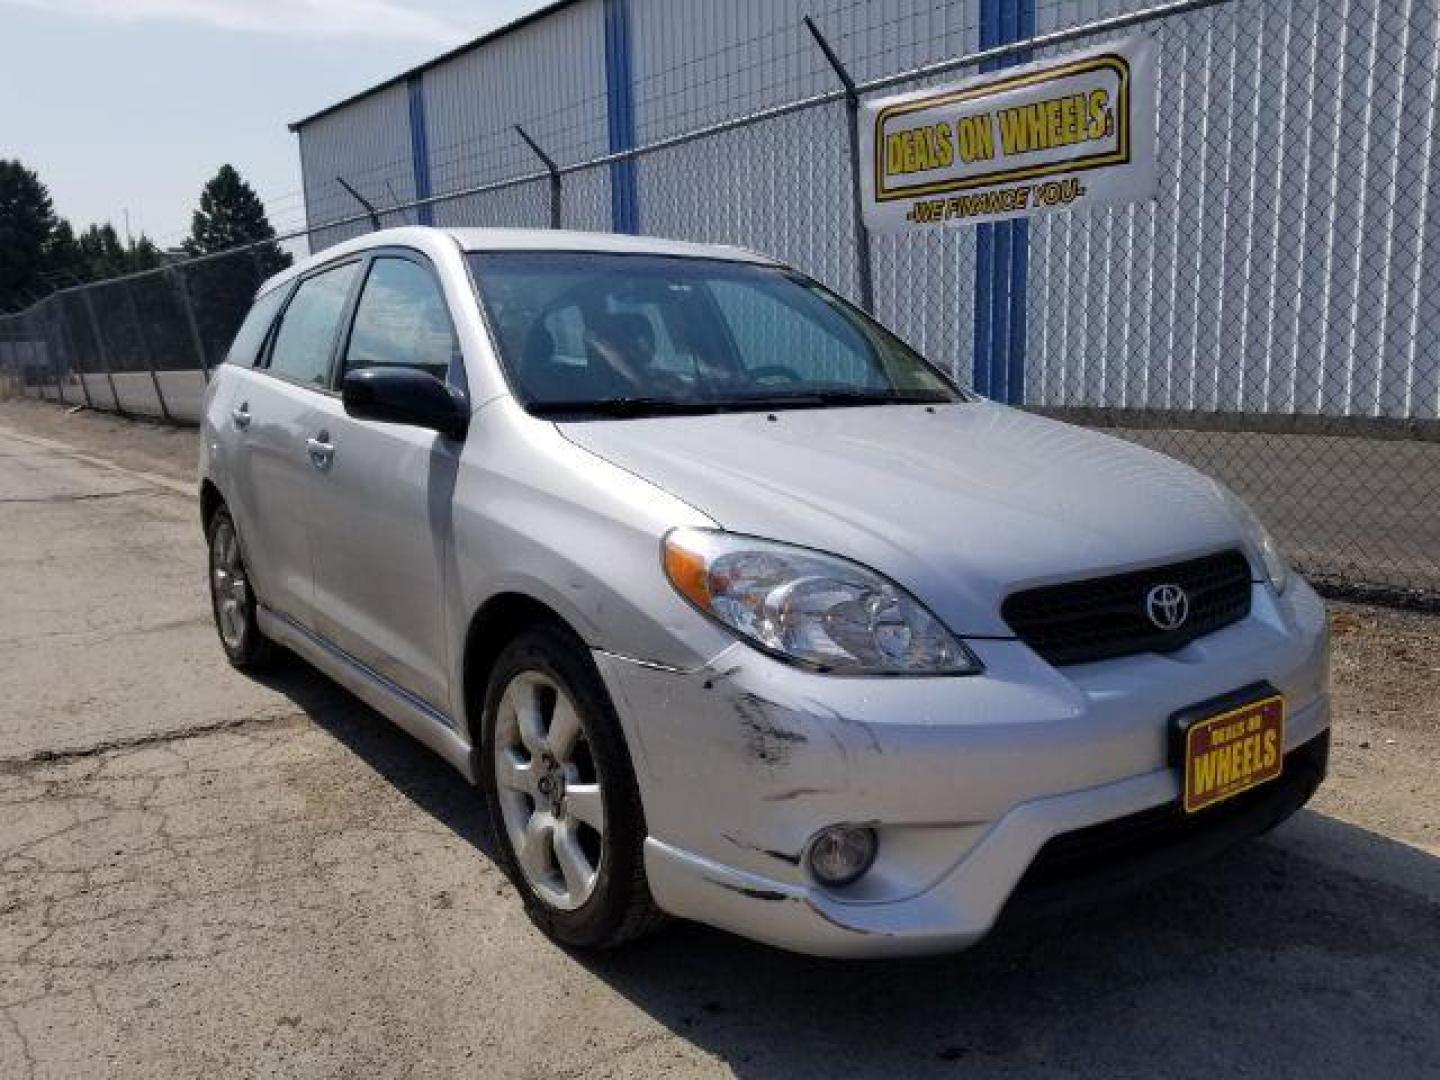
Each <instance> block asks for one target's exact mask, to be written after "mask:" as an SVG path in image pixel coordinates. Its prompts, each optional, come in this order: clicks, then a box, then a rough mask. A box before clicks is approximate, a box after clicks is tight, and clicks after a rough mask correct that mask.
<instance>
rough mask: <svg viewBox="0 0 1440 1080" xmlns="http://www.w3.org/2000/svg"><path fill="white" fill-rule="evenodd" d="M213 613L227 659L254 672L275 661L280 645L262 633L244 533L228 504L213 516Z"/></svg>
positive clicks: (211, 596)
mask: <svg viewBox="0 0 1440 1080" xmlns="http://www.w3.org/2000/svg"><path fill="white" fill-rule="evenodd" d="M209 542H210V560H209V562H210V574H209V577H210V612H211V614H212V615H213V616H214V617H215V632H216V633H217V634H218V635H219V637H220V647H221V648H223V649H224V650H225V658H226V659H227V660H229V661H230V663H231V664H232V665H234V666H235V667H236V668H238V669H239V670H241V671H244V672H247V673H254V672H257V671H260V670H262V669H264V668H265V667H267V666H268V665H269V664H270V663H272V662H273V661H274V659H275V652H276V648H275V645H274V643H273V642H271V641H270V640H269V639H268V638H266V637H265V635H263V634H262V633H261V632H260V623H259V620H258V619H257V618H256V616H255V591H254V590H253V589H252V588H251V587H250V575H249V574H248V573H247V572H246V570H245V558H244V556H243V554H242V553H241V551H240V534H239V533H238V532H237V531H236V530H235V520H234V518H232V517H231V516H230V511H229V510H227V509H226V508H225V507H223V506H222V507H220V509H218V510H216V511H215V516H214V517H212V518H211V519H210V531H209Z"/></svg>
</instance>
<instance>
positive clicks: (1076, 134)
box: [859, 37, 1157, 231]
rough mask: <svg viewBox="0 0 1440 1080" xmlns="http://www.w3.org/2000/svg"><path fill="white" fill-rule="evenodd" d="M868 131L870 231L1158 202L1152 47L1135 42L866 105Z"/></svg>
mask: <svg viewBox="0 0 1440 1080" xmlns="http://www.w3.org/2000/svg"><path fill="white" fill-rule="evenodd" d="M859 123H860V133H859V134H860V160H861V162H862V163H864V165H865V168H864V169H862V170H861V176H862V179H861V187H862V193H863V195H864V200H865V223H866V224H867V225H868V226H869V227H870V228H871V229H875V230H882V231H894V230H899V229H922V228H932V227H937V226H943V225H970V224H974V223H976V222H980V221H998V220H1000V219H1002V218H1013V217H1023V216H1026V215H1030V214H1042V213H1048V212H1050V211H1053V210H1076V209H1081V208H1083V207H1086V206H1093V205H1096V204H1100V203H1118V202H1134V201H1138V200H1143V199H1153V198H1154V197H1155V191H1156V184H1157V179H1156V167H1155V126H1156V104H1155V42H1154V39H1152V38H1149V37H1133V38H1126V39H1124V40H1122V41H1114V42H1108V43H1107V44H1105V45H1104V46H1102V47H1099V48H1096V49H1092V50H1090V51H1088V52H1084V53H1076V54H1074V55H1071V56H1066V57H1062V58H1058V59H1052V60H1044V61H1041V62H1039V63H1034V64H1026V65H1025V66H1023V67H1013V68H1005V69H1004V70H1003V71H994V72H989V73H987V74H984V75H980V76H978V77H976V78H973V79H968V80H966V81H965V82H962V83H956V84H953V85H950V86H940V87H932V88H929V89H926V90H919V91H916V92H915V93H911V94H901V95H898V96H896V97H889V98H881V99H879V100H875V101H869V102H866V103H865V107H864V108H863V109H862V110H861V112H860V118H859Z"/></svg>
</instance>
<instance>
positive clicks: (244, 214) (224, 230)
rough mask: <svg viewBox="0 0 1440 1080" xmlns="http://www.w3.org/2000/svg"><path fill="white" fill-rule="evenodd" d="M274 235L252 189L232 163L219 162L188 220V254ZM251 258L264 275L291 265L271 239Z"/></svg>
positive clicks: (266, 275)
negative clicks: (198, 203)
mask: <svg viewBox="0 0 1440 1080" xmlns="http://www.w3.org/2000/svg"><path fill="white" fill-rule="evenodd" d="M274 238H275V230H274V229H273V228H271V226H270V220H269V218H267V217H266V216H265V207H264V205H263V204H262V203H261V202H260V198H259V196H257V195H256V194H255V191H254V189H253V188H251V187H250V185H249V184H247V183H246V182H245V181H244V180H243V179H242V178H241V176H240V174H239V173H238V172H236V171H235V168H234V166H232V165H221V166H220V171H219V172H217V173H216V174H215V176H214V177H213V178H212V179H211V180H210V182H209V183H208V184H206V185H205V188H204V190H203V191H201V192H200V207H199V209H197V210H196V211H195V214H194V216H193V217H192V218H191V220H190V239H189V240H187V241H186V242H185V250H186V251H187V252H189V253H190V254H191V255H212V254H214V253H216V252H219V251H225V250H227V249H229V248H233V247H239V246H241V245H242V244H252V243H254V242H255V241H257V240H274ZM251 258H252V259H253V260H254V262H255V264H256V266H257V267H258V269H259V271H260V273H261V274H262V275H264V276H265V277H269V276H270V275H271V274H276V273H279V272H280V271H281V270H284V269H285V268H286V267H287V266H289V265H290V256H289V255H287V254H286V253H285V252H283V251H281V250H280V247H279V245H278V244H273V243H271V244H264V245H262V246H260V247H258V248H256V249H255V250H254V252H252V254H251Z"/></svg>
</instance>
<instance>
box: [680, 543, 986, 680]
mask: <svg viewBox="0 0 1440 1080" xmlns="http://www.w3.org/2000/svg"><path fill="white" fill-rule="evenodd" d="M664 564H665V573H666V576H668V577H669V579H670V582H671V584H672V585H674V586H675V588H676V589H678V590H679V592H680V593H681V595H683V596H684V597H685V598H686V599H687V600H689V601H690V602H691V603H692V604H694V605H695V606H696V607H698V608H699V609H700V610H701V611H703V612H705V613H706V614H707V615H709V616H711V617H712V618H714V619H716V620H717V621H719V622H721V623H723V624H724V625H725V626H727V627H729V628H730V629H731V630H733V631H735V633H737V634H739V635H740V636H742V637H744V638H746V639H747V640H749V641H751V642H753V643H754V644H756V645H758V646H759V647H760V648H762V649H764V650H765V651H767V652H771V653H774V654H777V655H779V656H782V657H785V658H787V659H789V660H794V661H797V662H799V663H802V664H805V665H807V666H809V667H813V668H815V669H817V670H819V671H824V672H828V673H833V674H844V675H973V674H975V673H976V672H978V671H979V670H980V662H979V661H978V660H976V659H975V656H974V655H973V654H972V653H971V652H970V650H969V649H967V648H966V647H965V646H964V645H963V644H961V643H960V642H959V641H958V640H956V638H955V636H954V635H953V634H951V633H950V631H949V630H947V629H945V627H944V626H942V625H941V624H940V620H938V619H937V618H935V616H933V615H931V614H930V612H928V611H926V610H925V608H924V607H922V606H921V605H920V603H919V602H918V601H917V600H915V599H914V598H913V597H912V596H910V594H909V593H907V592H905V590H904V589H902V588H900V587H899V586H898V585H896V584H895V583H894V582H891V581H888V580H886V579H885V578H883V577H881V576H880V575H879V574H877V573H875V571H873V570H867V569H866V568H865V567H863V566H860V565H858V564H856V563H853V562H850V561H849V560H848V559H842V558H839V557H838V556H835V555H825V554H823V553H821V552H818V551H811V550H809V549H807V548H798V547H791V546H790V545H788V544H777V543H773V542H772V541H769V540H757V539H755V538H754V537H749V536H737V535H734V534H731V533H726V532H720V531H718V530H713V529H675V530H673V531H672V532H670V534H669V535H667V536H666V537H665V542H664Z"/></svg>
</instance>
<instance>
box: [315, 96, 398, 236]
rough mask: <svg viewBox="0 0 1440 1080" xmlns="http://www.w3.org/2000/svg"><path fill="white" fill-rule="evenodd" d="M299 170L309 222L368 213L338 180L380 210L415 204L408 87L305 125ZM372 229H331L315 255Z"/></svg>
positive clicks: (360, 227) (362, 227) (362, 99)
mask: <svg viewBox="0 0 1440 1080" xmlns="http://www.w3.org/2000/svg"><path fill="white" fill-rule="evenodd" d="M300 168H301V171H302V173H303V174H304V182H305V217H306V220H308V221H312V222H323V221H334V220H336V219H338V218H342V217H348V216H350V215H351V214H357V213H362V212H363V208H362V207H361V206H360V204H359V203H357V202H356V201H355V200H354V199H353V198H352V197H351V196H350V195H348V194H346V192H345V189H344V188H342V187H341V186H340V185H339V184H338V183H336V182H335V178H336V177H337V176H343V177H344V178H345V179H346V181H347V182H349V183H350V184H352V185H354V187H355V189H356V190H357V191H359V192H360V193H361V194H362V195H364V196H365V197H366V198H367V199H369V200H370V201H371V202H373V203H375V204H376V205H379V206H385V205H387V204H391V203H394V202H396V201H397V199H398V200H401V201H403V200H406V199H413V198H414V197H415V171H414V168H413V163H412V160H411V156H410V104H409V97H408V95H407V93H406V90H405V86H404V84H398V85H395V86H389V87H386V88H385V89H383V90H380V91H378V92H377V93H374V94H371V95H369V96H368V97H364V98H361V99H360V100H359V101H356V102H353V103H351V104H350V105H347V106H346V107H345V108H343V109H340V110H338V111H336V112H332V113H328V114H327V115H325V116H322V117H319V118H318V119H316V120H314V121H313V122H311V123H309V124H306V125H305V127H304V129H303V130H302V132H301V136H300ZM392 191H393V192H394V195H393V196H392V194H391V192H392ZM368 229H369V227H368V226H367V225H365V224H363V223H362V224H357V225H354V226H348V227H345V228H338V229H326V230H324V231H323V232H321V233H318V234H316V235H314V236H312V237H311V239H310V245H311V250H313V251H318V250H319V249H320V248H322V247H328V246H329V245H331V244H338V243H339V242H340V241H341V240H348V239H349V238H350V237H352V236H359V235H361V234H363V233H365V232H367V231H368Z"/></svg>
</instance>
